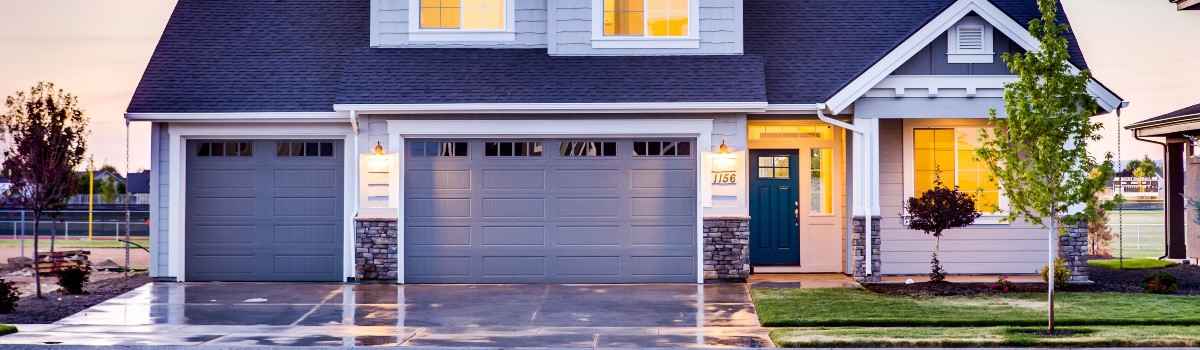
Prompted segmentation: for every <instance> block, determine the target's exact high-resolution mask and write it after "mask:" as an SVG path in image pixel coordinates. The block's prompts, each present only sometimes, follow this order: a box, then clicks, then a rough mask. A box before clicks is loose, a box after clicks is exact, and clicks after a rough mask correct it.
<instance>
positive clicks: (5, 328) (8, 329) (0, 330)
mask: <svg viewBox="0 0 1200 350" xmlns="http://www.w3.org/2000/svg"><path fill="white" fill-rule="evenodd" d="M16 332H17V327H13V326H10V325H6V324H0V335H5V334H13V333H16Z"/></svg>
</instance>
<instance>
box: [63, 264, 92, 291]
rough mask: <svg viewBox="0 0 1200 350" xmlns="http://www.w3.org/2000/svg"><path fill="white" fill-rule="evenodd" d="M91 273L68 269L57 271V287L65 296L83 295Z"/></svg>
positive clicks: (84, 270)
mask: <svg viewBox="0 0 1200 350" xmlns="http://www.w3.org/2000/svg"><path fill="white" fill-rule="evenodd" d="M91 274H92V272H91V271H88V270H87V269H81V268H77V267H69V268H66V269H63V270H60V271H58V287H59V288H62V291H63V293H66V294H83V293H84V290H83V286H84V285H86V284H87V283H88V278H90V276H91Z"/></svg>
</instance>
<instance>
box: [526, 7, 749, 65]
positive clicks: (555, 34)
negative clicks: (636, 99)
mask: <svg viewBox="0 0 1200 350" xmlns="http://www.w3.org/2000/svg"><path fill="white" fill-rule="evenodd" d="M693 1H699V2H700V3H699V5H700V18H699V26H700V28H699V29H700V47H699V48H695V49H653V48H652V49H625V48H622V49H615V48H613V49H609V48H605V49H596V48H592V0H552V1H551V3H552V6H551V8H550V18H552V19H553V23H551V24H550V28H551V32H550V37H549V40H550V42H549V48H550V50H549V51H550V54H551V55H581V56H586V55H617V56H623V55H733V54H741V53H742V2H741V1H740V0H693Z"/></svg>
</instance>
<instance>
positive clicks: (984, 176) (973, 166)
mask: <svg viewBox="0 0 1200 350" xmlns="http://www.w3.org/2000/svg"><path fill="white" fill-rule="evenodd" d="M978 148H979V128H924V129H913V195H920V194H921V193H925V191H928V190H930V189H932V188H933V186H934V181H935V179H936V178H937V177H939V176H940V177H941V180H942V183H943V184H945V185H946V186H954V185H957V186H958V188H959V190H961V191H963V192H965V193H967V194H970V195H971V196H973V197H974V198H975V208H976V209H977V210H979V211H980V212H982V213H995V212H998V211H1000V185H999V184H998V183H997V182H996V180H995V179H994V178H993V177H992V176H991V171H990V170H989V169H988V167H987V164H984V163H983V162H982V161H980V160H979V158H978V157H977V156H976V154H975V152H976V149H978Z"/></svg>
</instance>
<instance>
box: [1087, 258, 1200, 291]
mask: <svg viewBox="0 0 1200 350" xmlns="http://www.w3.org/2000/svg"><path fill="white" fill-rule="evenodd" d="M1160 271H1161V272H1166V273H1170V274H1171V275H1174V276H1175V278H1176V279H1178V280H1179V291H1177V292H1175V294H1183V295H1200V266H1196V265H1175V266H1172V267H1168V268H1163V269H1148V270H1109V269H1099V268H1092V269H1091V270H1089V271H1088V275H1089V277H1090V278H1091V279H1092V281H1094V282H1096V283H1095V284H1092V285H1091V286H1088V287H1087V290H1088V291H1092V292H1130V293H1141V292H1143V290H1142V281H1143V280H1145V279H1146V276H1150V275H1152V274H1155V273H1158V272H1160Z"/></svg>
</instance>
